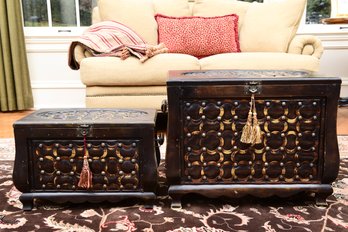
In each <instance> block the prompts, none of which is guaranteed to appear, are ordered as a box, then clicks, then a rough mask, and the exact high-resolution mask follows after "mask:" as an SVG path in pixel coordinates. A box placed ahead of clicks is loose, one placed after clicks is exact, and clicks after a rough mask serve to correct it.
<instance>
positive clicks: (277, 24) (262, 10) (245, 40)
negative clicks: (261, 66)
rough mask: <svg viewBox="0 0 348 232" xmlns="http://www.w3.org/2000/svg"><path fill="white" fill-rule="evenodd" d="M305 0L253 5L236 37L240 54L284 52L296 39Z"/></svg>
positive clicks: (287, 0)
mask: <svg viewBox="0 0 348 232" xmlns="http://www.w3.org/2000/svg"><path fill="white" fill-rule="evenodd" d="M305 5H306V0H277V1H271V2H266V3H257V2H253V3H252V4H251V6H250V7H249V9H248V11H247V13H246V14H245V17H244V21H243V26H242V27H241V30H240V33H239V41H240V48H241V51H242V52H286V51H287V49H288V45H289V43H290V41H291V40H292V38H293V37H294V36H295V34H296V32H297V29H298V26H299V23H300V21H301V17H302V14H303V10H304V8H305Z"/></svg>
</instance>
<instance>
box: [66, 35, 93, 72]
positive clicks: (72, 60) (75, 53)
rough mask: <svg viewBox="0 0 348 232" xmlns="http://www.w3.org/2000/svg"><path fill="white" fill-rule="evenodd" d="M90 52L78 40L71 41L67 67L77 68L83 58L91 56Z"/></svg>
mask: <svg viewBox="0 0 348 232" xmlns="http://www.w3.org/2000/svg"><path fill="white" fill-rule="evenodd" d="M91 56H92V54H91V53H90V52H89V51H88V50H87V49H86V47H84V46H83V45H81V44H80V43H78V42H72V43H71V45H70V48H69V67H70V68H71V69H74V70H77V69H79V68H80V63H81V61H82V60H83V59H84V58H87V57H91Z"/></svg>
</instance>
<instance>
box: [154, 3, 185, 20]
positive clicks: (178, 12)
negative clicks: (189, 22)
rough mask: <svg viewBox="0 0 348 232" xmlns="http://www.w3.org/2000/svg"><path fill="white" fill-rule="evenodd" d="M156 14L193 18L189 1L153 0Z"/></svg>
mask: <svg viewBox="0 0 348 232" xmlns="http://www.w3.org/2000/svg"><path fill="white" fill-rule="evenodd" d="M152 1H153V5H154V9H155V14H163V15H168V16H176V17H180V16H191V15H192V10H191V9H190V6H189V3H188V0H152Z"/></svg>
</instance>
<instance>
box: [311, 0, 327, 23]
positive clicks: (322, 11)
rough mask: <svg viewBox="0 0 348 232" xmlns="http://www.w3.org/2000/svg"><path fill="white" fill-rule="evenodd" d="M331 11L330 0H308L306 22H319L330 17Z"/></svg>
mask: <svg viewBox="0 0 348 232" xmlns="http://www.w3.org/2000/svg"><path fill="white" fill-rule="evenodd" d="M330 12H331V2H330V0H308V1H307V12H306V23H307V24H318V23H321V20H322V19H324V18H329V17H330Z"/></svg>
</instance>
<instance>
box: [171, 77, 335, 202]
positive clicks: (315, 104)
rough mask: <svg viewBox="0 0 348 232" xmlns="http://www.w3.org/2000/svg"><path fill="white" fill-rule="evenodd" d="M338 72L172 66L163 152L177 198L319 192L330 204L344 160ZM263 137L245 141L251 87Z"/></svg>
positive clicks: (318, 194) (320, 200) (322, 199)
mask: <svg viewBox="0 0 348 232" xmlns="http://www.w3.org/2000/svg"><path fill="white" fill-rule="evenodd" d="M340 83H341V80H340V79H339V78H331V77H330V78H326V77H319V76H317V77H310V76H309V75H308V74H306V73H304V72H291V71H238V70H237V71H232V70H231V71H228V70H226V71H222V70H221V71H218V70H216V71H213V70H212V71H192V72H189V71H186V72H171V73H170V78H169V81H168V82H167V86H168V109H169V115H168V140H167V154H166V164H167V165H166V168H167V173H166V174H167V178H168V182H169V185H170V187H169V195H170V196H171V197H172V198H173V206H178V207H179V206H180V198H181V197H182V196H183V195H185V194H187V193H198V194H202V195H204V196H207V197H219V196H229V197H240V196H244V195H246V194H251V195H254V196H257V197H268V196H271V195H278V196H289V195H292V194H295V193H298V192H302V191H305V192H311V193H315V194H316V199H317V203H318V204H325V203H326V197H327V196H328V195H330V194H331V193H332V187H331V183H332V182H333V181H334V180H335V178H336V177H337V174H338V168H339V153H338V145H337V136H336V117H337V103H338V98H339V92H340ZM252 94H253V95H254V96H255V103H256V112H257V119H258V120H257V121H258V124H259V126H260V128H261V135H262V140H261V143H258V144H249V143H242V142H241V141H240V140H241V135H242V130H243V128H244V126H245V124H246V122H247V118H248V112H249V109H250V101H251V100H250V99H251V95H252Z"/></svg>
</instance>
